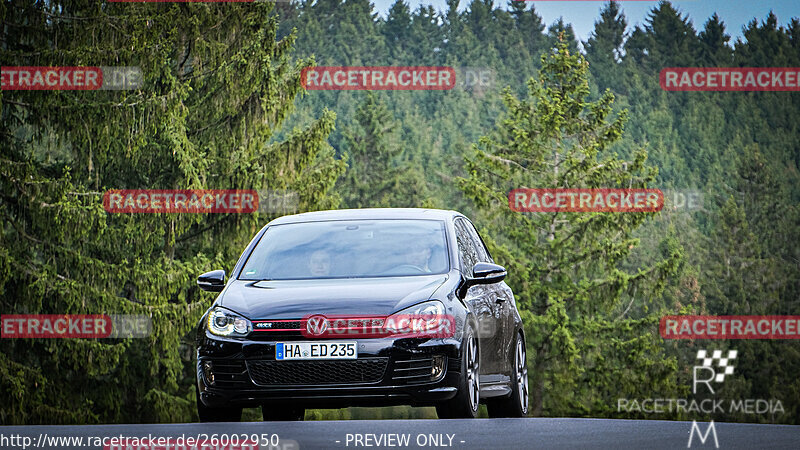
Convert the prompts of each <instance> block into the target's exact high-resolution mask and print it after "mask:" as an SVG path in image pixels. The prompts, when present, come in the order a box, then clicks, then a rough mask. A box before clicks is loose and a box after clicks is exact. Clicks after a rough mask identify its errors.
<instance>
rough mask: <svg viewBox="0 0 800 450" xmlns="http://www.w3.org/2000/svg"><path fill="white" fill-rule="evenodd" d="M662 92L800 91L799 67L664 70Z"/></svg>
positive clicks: (661, 81) (674, 68) (673, 68)
mask: <svg viewBox="0 0 800 450" xmlns="http://www.w3.org/2000/svg"><path fill="white" fill-rule="evenodd" d="M659 84H660V85H661V89H663V90H665V91H800V67H668V68H665V69H662V70H661V73H660V74H659Z"/></svg>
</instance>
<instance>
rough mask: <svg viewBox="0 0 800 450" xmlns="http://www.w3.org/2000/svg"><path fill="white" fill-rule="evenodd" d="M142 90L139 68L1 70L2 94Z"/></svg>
mask: <svg viewBox="0 0 800 450" xmlns="http://www.w3.org/2000/svg"><path fill="white" fill-rule="evenodd" d="M141 86H142V69H140V68H139V67H128V66H121V67H2V68H0V87H1V88H2V90H4V91H95V90H105V91H115V90H129V89H138V88H140V87H141Z"/></svg>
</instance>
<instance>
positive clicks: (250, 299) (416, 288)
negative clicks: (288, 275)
mask: <svg viewBox="0 0 800 450" xmlns="http://www.w3.org/2000/svg"><path fill="white" fill-rule="evenodd" d="M447 278H448V274H439V275H424V276H411V277H387V278H362V279H354V278H348V279H331V280H282V281H244V280H234V281H232V282H231V284H230V285H229V286H227V288H226V289H225V291H224V292H223V294H222V296H221V297H220V300H219V302H218V305H219V306H223V307H225V308H228V309H230V310H233V311H235V312H237V313H239V314H242V315H244V316H245V317H247V318H248V319H251V320H259V319H298V318H302V317H303V316H306V315H309V314H324V315H328V316H332V315H340V314H341V315H351V316H363V315H376V316H378V315H384V316H385V315H389V314H392V313H394V312H397V311H399V310H401V309H403V308H406V307H409V306H412V305H415V304H417V303H419V302H423V301H426V300H428V299H430V298H431V297H432V296H433V293H434V292H436V289H438V288H439V287H440V286H441V285H442V284H444V282H445V281H447Z"/></svg>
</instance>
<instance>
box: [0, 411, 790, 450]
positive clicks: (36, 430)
mask: <svg viewBox="0 0 800 450" xmlns="http://www.w3.org/2000/svg"><path fill="white" fill-rule="evenodd" d="M691 430H692V422H668V421H655V420H652V421H651V420H647V421H642V420H607V419H531V418H527V419H476V420H349V421H319V422H289V423H287V422H245V423H213V424H207V423H206V424H199V423H187V424H158V425H149V424H136V425H86V426H56V425H47V426H4V427H0V448H2V449H15V448H19V449H21V448H23V446H22V444H24V443H26V442H27V444H28V447H27V448H63V449H67V448H75V449H78V448H80V449H87V448H104V447H103V446H96V445H89V444H91V443H92V442H91V441H89V439H90V437H91V438H102V437H108V438H111V437H117V438H119V437H120V436H124V437H130V438H133V437H139V438H142V437H148V436H152V437H153V438H154V439H155V438H159V437H161V438H168V439H169V440H170V441H171V442H172V444H171V445H169V446H161V447H159V446H157V445H156V446H150V447H133V446H129V447H114V446H111V447H105V448H107V449H113V450H116V449H126V448H127V449H131V450H145V449H158V450H173V449H175V448H176V447H175V446H174V445H175V444H177V443H178V439H179V438H181V436H184V437H188V436H191V437H195V438H196V437H197V436H200V437H201V439H204V438H205V439H209V441H207V442H206V444H210V439H211V437H212V436H213V435H214V434H215V433H218V434H220V435H221V434H223V433H224V434H226V438H230V437H231V434H234V433H235V434H237V435H239V436H241V435H243V434H246V435H253V434H257V435H259V436H260V435H262V434H264V438H265V439H269V438H270V436H271V435H273V434H275V435H277V436H272V437H271V438H272V439H277V438H279V439H280V443H279V445H278V446H277V447H273V448H277V449H285V450H296V449H303V450H307V449H346V448H370V449H372V448H395V449H396V448H412V449H416V448H454V449H506V448H508V449H534V448H546V449H552V448H570V449H574V448H580V449H587V448H598V449H600V448H602V449H615V450H617V449H627V448H631V449H633V448H636V449H679V448H682V449H685V448H687V445H688V444H689V438H690V431H691ZM714 431H716V435H717V441H718V443H719V447H718V448H724V449H729V448H742V449H745V448H746V449H755V448H770V449H783V448H785V449H794V450H796V449H800V426H787V425H755V424H734V423H719V422H717V423H715V424H714ZM706 433H707V434H706ZM713 434H714V433H713V432H712V431H709V430H708V423H698V430H696V431H695V432H694V433H693V435H692V444H691V448H715V443H714V436H713ZM203 435H205V436H203ZM268 435H269V436H268ZM701 435H705V439H706V441H705V444H703V443H702V442H701ZM24 437H28V438H29V440H28V441H24V439H23V438H24ZM57 437H72V438H73V439H75V438H78V437H83V442H82V444H83V445H80V446H79V445H75V444H76V443H75V441H73V442H72V443H71V444H69V443H67V442H64V441H61V442H60V445H53V444H55V443H56V442H55V441H53V439H54V438H57ZM14 438H16V441H14ZM406 439H407V440H406ZM97 442H98V441H97V440H95V443H97ZM273 442H274V441H273ZM106 443H108V444H112V443H113V442H112V441H110V440H108V439H107V440H106ZM129 443H130V442H129ZM153 443H154V444H158V442H157V441H154V442H153ZM181 443H182V442H181ZM48 444H49V445H48ZM162 445H163V444H162ZM191 448H193V447H189V446H184V447H177V449H178V450H189V449H191ZM196 448H197V449H198V450H200V449H204V450H211V449H215V450H216V449H223V448H231V447H218V446H211V445H207V446H206V447H202V446H200V447H196ZM234 448H242V447H234ZM245 448H247V447H245ZM259 448H261V449H264V448H269V447H268V446H260V447H259Z"/></svg>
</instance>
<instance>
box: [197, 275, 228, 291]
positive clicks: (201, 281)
mask: <svg viewBox="0 0 800 450" xmlns="http://www.w3.org/2000/svg"><path fill="white" fill-rule="evenodd" d="M197 285H198V286H200V289H202V290H204V291H207V292H222V289H224V288H225V271H224V270H212V271H211V272H206V273H204V274H202V275H200V276H199V277H197Z"/></svg>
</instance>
